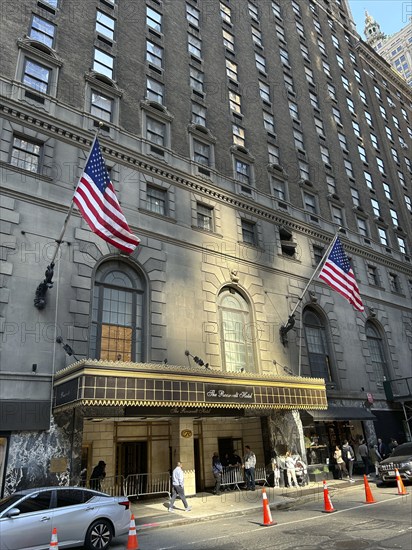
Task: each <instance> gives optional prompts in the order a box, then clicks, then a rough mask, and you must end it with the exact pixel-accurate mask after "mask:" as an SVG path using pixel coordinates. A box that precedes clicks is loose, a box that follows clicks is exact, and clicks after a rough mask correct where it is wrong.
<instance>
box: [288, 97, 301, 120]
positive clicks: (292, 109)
mask: <svg viewBox="0 0 412 550" xmlns="http://www.w3.org/2000/svg"><path fill="white" fill-rule="evenodd" d="M289 114H290V116H291V117H292V118H294V119H295V120H299V111H298V105H297V103H295V102H294V101H290V100H289Z"/></svg>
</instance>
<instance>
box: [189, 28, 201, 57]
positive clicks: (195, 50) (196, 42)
mask: <svg viewBox="0 0 412 550" xmlns="http://www.w3.org/2000/svg"><path fill="white" fill-rule="evenodd" d="M187 49H188V51H189V53H190V54H192V55H194V56H195V57H198V58H201V57H202V41H201V40H200V39H199V38H196V36H193V34H190V33H189V34H188V35H187Z"/></svg>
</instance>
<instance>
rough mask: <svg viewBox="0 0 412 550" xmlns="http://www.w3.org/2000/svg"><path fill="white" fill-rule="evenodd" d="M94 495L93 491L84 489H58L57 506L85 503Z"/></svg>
mask: <svg viewBox="0 0 412 550" xmlns="http://www.w3.org/2000/svg"><path fill="white" fill-rule="evenodd" d="M93 496H94V495H93V493H91V492H90V491H85V490H83V489H59V490H58V491H57V508H63V507H64V506H75V505H76V504H84V503H85V502H87V501H89V500H90V499H91V498H92V497H93Z"/></svg>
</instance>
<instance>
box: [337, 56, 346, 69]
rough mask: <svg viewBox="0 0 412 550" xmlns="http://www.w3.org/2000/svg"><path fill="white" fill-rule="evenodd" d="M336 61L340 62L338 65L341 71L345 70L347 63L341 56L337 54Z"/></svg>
mask: <svg viewBox="0 0 412 550" xmlns="http://www.w3.org/2000/svg"><path fill="white" fill-rule="evenodd" d="M336 61H337V62H338V65H339V67H340V68H341V69H345V63H344V61H343V57H342V56H341V55H338V54H336Z"/></svg>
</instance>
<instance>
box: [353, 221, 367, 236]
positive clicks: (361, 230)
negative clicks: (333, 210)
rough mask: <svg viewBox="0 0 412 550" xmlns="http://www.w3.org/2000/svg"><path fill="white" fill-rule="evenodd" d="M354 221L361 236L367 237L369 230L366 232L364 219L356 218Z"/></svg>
mask: <svg viewBox="0 0 412 550" xmlns="http://www.w3.org/2000/svg"><path fill="white" fill-rule="evenodd" d="M356 221H357V223H358V230H359V234H360V235H362V237H366V238H368V237H369V232H368V226H367V224H366V220H364V219H363V218H356Z"/></svg>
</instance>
